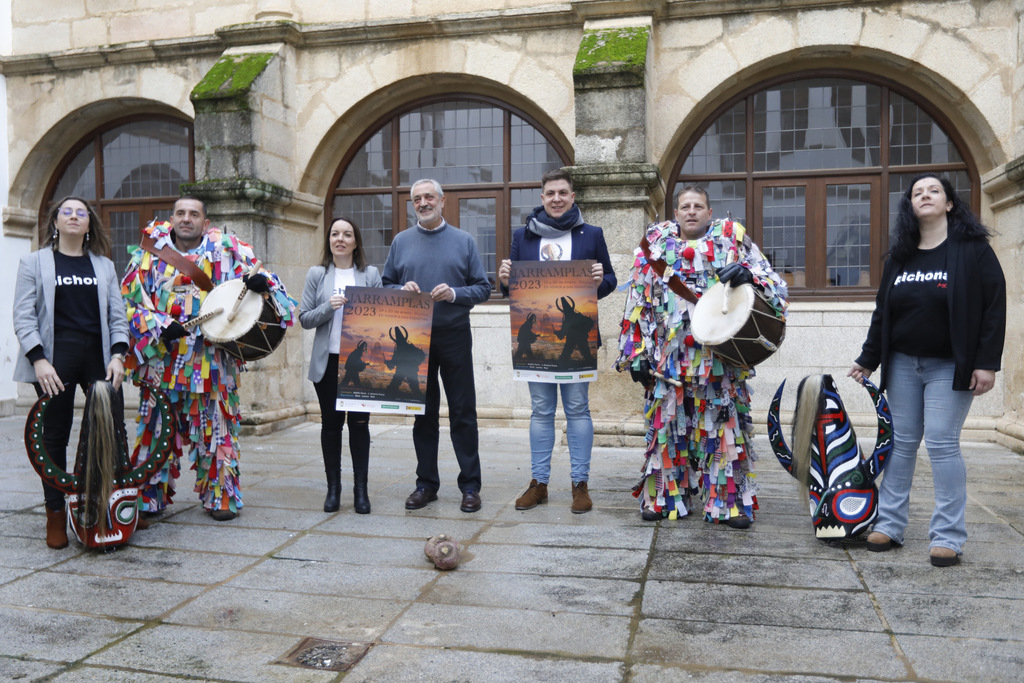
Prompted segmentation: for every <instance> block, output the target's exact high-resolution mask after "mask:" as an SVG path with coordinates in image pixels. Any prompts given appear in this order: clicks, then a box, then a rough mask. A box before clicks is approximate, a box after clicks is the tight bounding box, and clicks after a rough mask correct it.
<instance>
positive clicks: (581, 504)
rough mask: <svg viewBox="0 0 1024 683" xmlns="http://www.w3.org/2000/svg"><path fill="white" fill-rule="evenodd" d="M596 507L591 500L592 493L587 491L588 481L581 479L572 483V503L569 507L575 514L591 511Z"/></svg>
mask: <svg viewBox="0 0 1024 683" xmlns="http://www.w3.org/2000/svg"><path fill="white" fill-rule="evenodd" d="M592 507H594V505H593V503H591V502H590V494H589V493H587V482H585V481H580V482H577V483H575V484H573V485H572V505H571V506H570V507H569V510H571V511H572V512H573V513H574V514H577V515H578V514H581V513H583V512H590V508H592Z"/></svg>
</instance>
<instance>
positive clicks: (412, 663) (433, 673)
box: [345, 645, 625, 683]
mask: <svg viewBox="0 0 1024 683" xmlns="http://www.w3.org/2000/svg"><path fill="white" fill-rule="evenodd" d="M624 669H625V666H624V665H623V664H622V663H621V662H591V661H581V660H578V659H555V658H539V657H536V656H529V657H527V656H515V655H510V654H498V653H492V652H473V651H469V650H438V649H423V648H415V647H403V646H398V645H378V646H376V647H375V648H373V649H372V650H371V651H370V652H369V653H368V654H367V655H366V657H364V658H363V660H362V661H361V662H359V665H358V666H356V668H355V669H353V670H352V672H351V673H349V674H347V675H346V676H345V683H377V682H378V681H389V683H422V682H423V681H488V682H489V683H523V682H524V681H592V682H593V683H601V682H602V681H621V680H623V671H624Z"/></svg>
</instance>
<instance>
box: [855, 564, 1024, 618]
mask: <svg viewBox="0 0 1024 683" xmlns="http://www.w3.org/2000/svg"><path fill="white" fill-rule="evenodd" d="M857 571H858V573H859V574H860V576H861V578H862V579H863V580H864V585H865V586H867V588H868V590H870V591H872V592H876V593H894V594H899V595H915V594H917V595H929V596H931V595H939V594H942V595H948V596H954V595H959V596H975V597H990V598H1012V599H1017V600H1021V599H1024V595H1021V588H1022V580H1024V567H1016V568H1010V567H980V566H979V567H974V566H972V567H971V568H970V569H969V572H970V579H969V580H967V581H950V580H949V573H948V572H943V571H942V570H940V569H933V568H931V567H927V568H923V567H920V566H911V565H906V564H891V563H890V564H886V563H882V562H870V561H867V560H861V561H859V562H857ZM1021 608H1022V609H1024V604H1021Z"/></svg>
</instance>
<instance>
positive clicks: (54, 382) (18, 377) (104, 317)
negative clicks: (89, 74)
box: [14, 197, 128, 548]
mask: <svg viewBox="0 0 1024 683" xmlns="http://www.w3.org/2000/svg"><path fill="white" fill-rule="evenodd" d="M109 253H110V236H109V234H108V233H107V232H106V230H105V229H104V227H103V224H102V223H101V221H100V218H99V216H97V215H96V212H95V211H93V209H92V207H90V206H89V205H88V203H86V200H84V199H82V198H80V197H66V198H64V199H62V200H61V201H60V202H58V203H57V204H56V205H54V207H53V208H52V209H51V210H50V213H49V215H48V217H47V223H46V241H45V242H44V244H43V247H42V248H41V249H39V250H38V251H34V252H32V253H31V254H28V255H27V256H24V257H22V259H21V262H20V263H19V264H18V281H17V284H16V285H15V288H14V332H15V334H16V335H17V336H18V343H19V345H20V346H21V354H20V355H19V356H18V359H17V363H16V364H15V367H14V379H15V381H18V382H30V383H31V384H32V385H33V386H34V387H35V390H36V395H38V396H42V395H43V394H46V395H47V396H52V397H53V399H52V400H51V401H50V405H49V407H48V408H47V409H46V414H45V416H44V421H43V432H44V433H43V442H44V444H45V445H46V449H47V451H48V452H49V454H50V457H51V458H53V461H54V463H55V464H56V465H57V466H58V467H60V468H61V469H64V470H67V448H68V439H69V437H70V435H71V423H72V421H73V420H74V413H75V386H76V385H78V386H81V387H82V390H83V391H86V390H87V389H88V386H89V385H90V384H92V383H93V382H97V381H101V380H104V379H105V380H107V381H109V382H111V383H112V384H113V385H114V387H115V388H120V386H121V380H122V379H124V354H125V352H126V351H128V318H127V316H126V314H125V306H124V300H123V299H122V298H121V285H120V283H119V281H118V278H117V273H116V271H115V269H114V264H113V262H112V261H111V260H110V259H109V258H107V256H108V255H109ZM43 498H44V499H45V501H46V544H47V545H48V546H50V547H51V548H63V547H65V546H67V544H68V537H67V517H66V514H65V511H64V494H63V493H62V492H61V491H59V490H57V489H55V488H53V487H52V486H48V485H47V484H45V483H44V484H43Z"/></svg>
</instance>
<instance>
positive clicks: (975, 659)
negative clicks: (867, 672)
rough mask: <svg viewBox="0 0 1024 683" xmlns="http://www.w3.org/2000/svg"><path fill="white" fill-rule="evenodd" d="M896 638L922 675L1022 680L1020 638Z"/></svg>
mask: <svg viewBox="0 0 1024 683" xmlns="http://www.w3.org/2000/svg"><path fill="white" fill-rule="evenodd" d="M896 640H897V642H898V643H899V645H900V647H901V648H902V649H903V651H904V652H905V653H906V655H907V657H908V658H909V660H910V663H911V665H912V666H913V667H914V671H915V672H916V673H917V675H918V676H920V677H921V678H922V679H927V680H946V681H976V682H977V683H1003V682H1005V683H1019V682H1020V681H1021V678H1022V672H1024V647H1022V646H1021V644H1020V641H1019V640H1013V641H1000V640H981V639H978V638H973V637H972V638H948V637H944V638H929V637H924V636H906V635H900V636H897V637H896Z"/></svg>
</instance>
